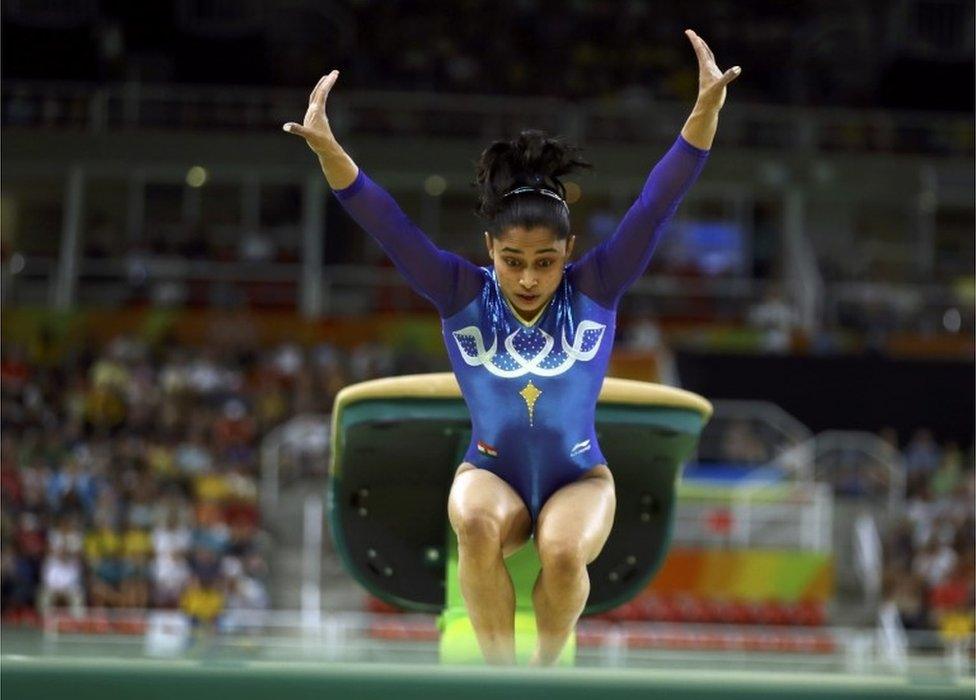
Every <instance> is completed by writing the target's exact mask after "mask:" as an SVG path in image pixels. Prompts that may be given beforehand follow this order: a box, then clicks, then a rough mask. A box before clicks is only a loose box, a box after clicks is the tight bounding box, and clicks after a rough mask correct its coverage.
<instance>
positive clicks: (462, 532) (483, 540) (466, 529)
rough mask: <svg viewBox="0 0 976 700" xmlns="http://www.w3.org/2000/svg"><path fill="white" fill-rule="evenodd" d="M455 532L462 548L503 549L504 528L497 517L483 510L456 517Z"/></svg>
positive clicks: (460, 514)
mask: <svg viewBox="0 0 976 700" xmlns="http://www.w3.org/2000/svg"><path fill="white" fill-rule="evenodd" d="M452 525H453V526H454V531H455V533H457V538H458V544H459V545H460V546H476V547H499V548H500V547H501V545H502V526H501V523H500V522H499V521H498V518H497V516H495V515H493V514H491V513H488V512H486V511H482V510H473V511H471V512H467V513H459V514H458V515H456V516H455V518H454V522H453V523H452Z"/></svg>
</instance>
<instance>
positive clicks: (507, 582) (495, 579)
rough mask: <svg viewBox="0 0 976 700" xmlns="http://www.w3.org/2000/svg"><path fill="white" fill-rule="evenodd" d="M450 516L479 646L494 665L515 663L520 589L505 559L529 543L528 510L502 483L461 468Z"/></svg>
mask: <svg viewBox="0 0 976 700" xmlns="http://www.w3.org/2000/svg"><path fill="white" fill-rule="evenodd" d="M448 514H449V516H450V519H451V525H452V526H453V527H454V531H455V532H456V533H457V536H458V578H459V579H460V583H461V595H462V596H463V597H464V602H465V604H466V606H467V608H468V614H469V615H470V617H471V625H472V627H474V632H475V637H476V638H477V640H478V646H479V647H480V648H481V652H482V654H484V657H485V661H487V662H488V663H489V664H514V663H515V588H514V586H513V585H512V578H511V576H509V574H508V569H506V568H505V560H504V557H505V555H507V554H510V553H511V552H513V551H515V550H517V549H518V548H519V547H521V546H522V544H524V542H525V541H526V539H528V536H529V532H528V530H529V526H530V518H529V513H528V510H527V509H526V508H525V504H524V503H523V502H522V499H521V498H520V497H519V496H518V494H517V493H516V492H515V491H514V489H512V487H511V486H509V485H508V484H507V483H505V482H504V481H503V480H502V479H500V478H499V477H497V476H496V475H494V474H492V473H491V472H488V471H486V470H484V469H477V468H475V467H474V466H472V465H468V468H466V469H465V465H461V468H459V469H458V472H457V474H456V475H455V479H454V485H453V486H452V487H451V496H450V500H449V502H448Z"/></svg>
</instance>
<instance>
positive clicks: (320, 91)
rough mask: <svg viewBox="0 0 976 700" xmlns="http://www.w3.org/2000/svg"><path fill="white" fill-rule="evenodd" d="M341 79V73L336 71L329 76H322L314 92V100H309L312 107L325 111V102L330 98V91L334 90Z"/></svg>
mask: <svg viewBox="0 0 976 700" xmlns="http://www.w3.org/2000/svg"><path fill="white" fill-rule="evenodd" d="M338 79H339V71H337V70H334V71H332V72H331V73H329V74H328V75H324V76H322V79H321V80H319V82H318V85H316V86H315V89H314V90H312V98H311V100H309V106H310V107H313V106H314V107H316V108H318V109H325V100H326V99H327V98H328V96H329V91H330V90H332V86H333V85H335V82H336V80H338Z"/></svg>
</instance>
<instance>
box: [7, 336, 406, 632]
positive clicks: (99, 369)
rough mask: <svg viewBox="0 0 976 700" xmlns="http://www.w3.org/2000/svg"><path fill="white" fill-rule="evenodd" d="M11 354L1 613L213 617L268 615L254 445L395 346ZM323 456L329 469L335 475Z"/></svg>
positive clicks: (266, 544)
mask: <svg viewBox="0 0 976 700" xmlns="http://www.w3.org/2000/svg"><path fill="white" fill-rule="evenodd" d="M2 354H3V358H2V363H0V389H2V405H0V416H2V418H0V422H2V425H0V427H2V439H0V475H2V503H0V506H2V507H0V538H2V557H3V562H2V566H0V575H2V615H3V619H4V620H5V621H8V622H9V621H36V620H37V619H38V618H39V616H42V615H43V614H44V613H45V612H47V611H49V610H51V609H52V608H54V607H66V608H68V609H69V610H70V612H71V614H73V615H75V616H79V615H82V614H83V612H84V611H85V610H86V609H90V608H98V609H104V608H119V609H129V608H153V609H163V610H166V609H180V610H182V611H184V612H185V613H186V614H187V615H188V616H190V617H191V618H193V619H194V620H197V621H201V622H206V623H213V622H215V621H217V620H218V619H220V618H227V617H228V616H232V615H233V614H234V613H235V611H249V610H263V609H265V608H267V607H268V606H269V604H270V600H269V592H268V583H269V580H268V579H269V564H270V563H271V560H270V555H271V550H272V548H273V541H272V538H271V536H270V534H269V533H268V532H267V531H266V529H265V528H263V527H262V526H263V522H262V514H261V511H260V507H259V502H258V490H257V476H258V455H259V447H260V444H261V440H262V438H263V436H264V435H265V434H266V433H267V432H268V431H269V430H270V429H271V428H273V427H275V426H277V425H279V424H281V423H282V422H284V421H286V420H287V419H288V418H289V417H291V416H292V415H295V414H299V413H327V412H328V411H329V410H330V409H331V404H332V399H333V398H334V396H335V394H336V392H337V391H338V390H339V389H341V388H342V387H343V386H344V385H345V384H346V383H348V381H349V379H350V378H356V379H366V378H370V377H375V376H380V375H384V374H389V373H391V372H393V371H395V370H396V368H397V365H396V363H395V359H396V358H395V357H394V356H393V354H392V353H390V352H389V351H386V350H383V349H380V348H378V347H376V346H372V345H368V346H363V347H362V348H360V350H359V351H358V352H356V353H355V354H354V355H353V356H351V357H346V356H345V355H344V354H341V353H339V352H337V351H336V350H335V349H334V348H333V347H331V346H329V345H321V346H318V347H315V348H312V349H310V350H308V351H306V350H304V349H302V348H300V347H299V346H297V345H285V346H280V347H276V348H272V349H269V350H267V351H260V350H258V349H257V348H256V347H255V346H249V345H247V344H244V345H238V346H236V347H235V348H233V349H231V348H229V347H223V346H219V345H214V346H208V347H203V348H191V347H187V346H180V345H177V344H175V343H174V344H169V343H163V344H156V345H153V346H150V345H149V344H147V343H145V342H143V341H141V340H137V339H135V338H134V337H131V336H125V335H123V336H119V337H117V338H115V339H114V340H113V341H112V342H110V343H108V344H107V345H105V346H104V347H100V348H99V347H96V346H94V345H88V346H85V347H83V348H82V349H81V350H80V351H78V352H76V353H73V354H71V355H70V356H68V357H66V358H62V359H61V360H60V361H58V362H45V361H44V359H43V358H39V357H32V356H31V355H32V354H33V355H36V354H37V353H31V352H29V351H28V349H26V348H24V347H21V346H18V345H13V344H9V343H5V344H4V346H3V353H2ZM324 467H325V465H321V468H322V469H324Z"/></svg>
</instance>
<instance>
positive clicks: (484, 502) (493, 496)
mask: <svg viewBox="0 0 976 700" xmlns="http://www.w3.org/2000/svg"><path fill="white" fill-rule="evenodd" d="M447 514H448V517H449V518H450V520H451V526H452V527H453V528H454V531H455V532H457V531H458V528H459V527H460V525H461V523H462V522H464V520H465V519H466V518H475V517H482V518H484V517H487V518H491V519H492V520H493V521H494V522H496V523H497V524H498V526H499V531H500V532H501V541H502V554H503V556H506V557H507V556H509V555H511V554H513V553H515V552H516V551H518V550H519V549H521V548H522V545H524V544H525V542H526V541H527V540H528V539H529V534H530V529H531V525H532V523H531V518H530V516H529V509H528V508H527V507H526V506H525V503H524V502H523V501H522V497H521V496H519V495H518V493H517V492H516V491H515V489H513V488H512V487H511V486H509V485H508V483H506V482H505V480H504V479H502V478H501V477H499V476H498V475H497V474H492V473H491V472H490V471H488V470H487V469H480V468H478V467H476V466H475V465H473V464H471V463H469V462H463V463H462V464H461V466H459V467H458V469H457V471H456V472H455V474H454V483H453V484H452V485H451V495H450V496H449V498H448V501H447Z"/></svg>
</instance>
